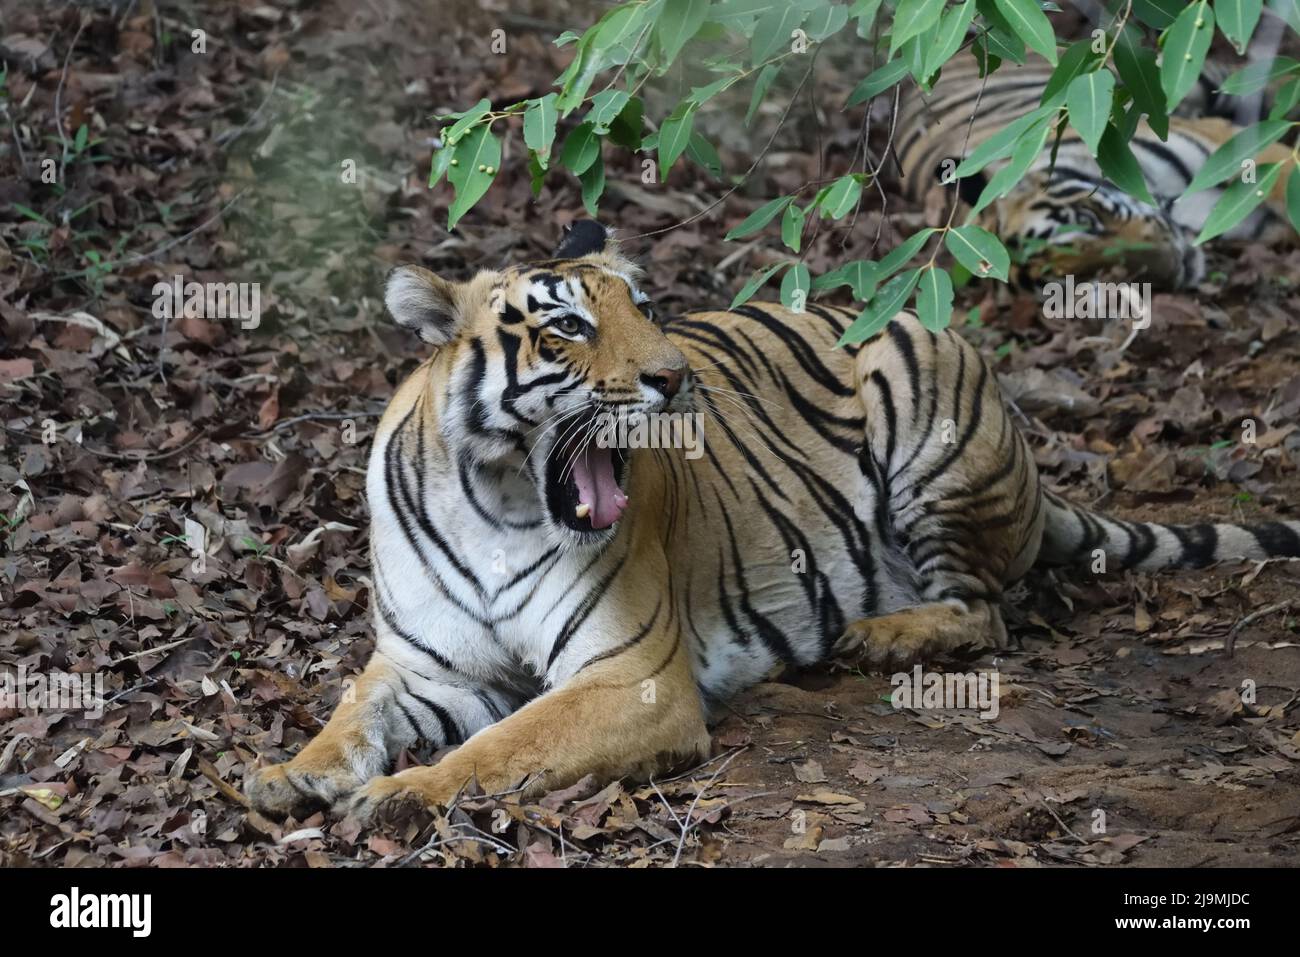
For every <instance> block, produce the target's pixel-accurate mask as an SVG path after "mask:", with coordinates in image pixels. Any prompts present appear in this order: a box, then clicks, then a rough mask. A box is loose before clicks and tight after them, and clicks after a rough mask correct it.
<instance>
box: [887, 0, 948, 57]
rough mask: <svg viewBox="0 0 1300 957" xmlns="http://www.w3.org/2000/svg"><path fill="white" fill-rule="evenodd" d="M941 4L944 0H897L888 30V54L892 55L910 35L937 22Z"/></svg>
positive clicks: (912, 35) (941, 8)
mask: <svg viewBox="0 0 1300 957" xmlns="http://www.w3.org/2000/svg"><path fill="white" fill-rule="evenodd" d="M943 6H944V0H899V2H898V8H897V9H896V10H895V11H894V25H893V27H892V28H891V30H890V38H889V55H890V56H893V55H894V54H895V53H897V52H898V48H899V47H901V46H902V45H903V44H904V43H906V42H907V41H908V40H910V39H912V37H914V36H918V35H919V34H922V33H924V32H925V31H926V30H928V29H930V28H931V27H932V26H934V25H935V24H936V23H938V22H939V15H940V14H941V13H942V12H943Z"/></svg>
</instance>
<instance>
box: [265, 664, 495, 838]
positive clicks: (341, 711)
mask: <svg viewBox="0 0 1300 957" xmlns="http://www.w3.org/2000/svg"><path fill="white" fill-rule="evenodd" d="M428 670H430V669H428V668H424V669H421V670H420V671H416V670H414V669H412V668H409V667H406V666H404V665H403V664H402V663H401V662H400V661H399V660H397V659H394V658H392V657H390V656H388V655H385V654H383V653H382V652H376V654H375V655H374V656H373V657H372V658H371V659H370V662H369V663H368V664H367V665H366V667H365V670H364V671H362V673H361V675H360V677H359V678H358V679H357V681H356V684H355V685H354V686H352V687H350V688H347V689H345V691H344V694H343V698H342V700H341V701H340V703H339V706H338V708H337V709H336V710H335V712H334V714H333V716H332V717H331V718H330V720H329V722H328V723H327V724H326V725H325V727H324V728H323V729H322V730H321V732H320V734H318V735H317V736H316V737H315V738H313V739H312V740H311V741H310V742H309V743H308V744H307V746H306V747H304V748H303V749H302V751H300V752H299V753H298V754H297V755H296V756H295V757H294V758H293V759H292V760H290V761H289V762H288V763H286V764H278V765H273V766H271V767H266V768H261V769H259V770H258V771H256V772H254V773H253V774H252V775H251V776H250V777H248V778H247V780H246V782H245V785H244V790H245V792H246V793H247V795H248V798H249V800H250V801H251V802H252V804H253V807H255V808H257V809H258V810H259V811H261V812H263V813H265V814H268V815H271V816H274V817H283V816H284V815H287V814H292V815H293V816H294V817H296V818H299V819H301V818H303V817H304V816H306V815H307V814H308V813H310V812H312V811H315V810H320V809H328V808H335V809H339V808H341V807H344V806H346V803H347V802H348V800H350V798H351V797H352V795H353V794H354V793H355V792H356V791H357V789H358V788H359V787H361V785H363V784H364V783H365V782H366V781H369V780H370V779H372V778H375V777H378V776H379V775H383V774H387V773H388V771H389V770H390V769H391V768H392V764H393V761H394V759H395V758H396V756H397V753H398V752H399V751H400V750H401V749H402V748H405V747H410V746H412V745H414V744H415V743H416V742H417V741H425V742H428V743H429V744H431V745H433V746H435V747H442V746H445V745H448V744H456V743H459V742H460V741H463V740H464V739H465V738H466V737H467V736H469V735H470V734H472V733H473V732H474V731H476V730H477V729H478V728H481V727H483V726H484V725H487V724H490V723H491V722H492V721H495V720H497V719H499V718H501V717H502V716H504V715H505V714H506V713H508V712H509V711H510V709H511V707H512V706H513V705H512V704H511V703H510V702H509V701H508V700H507V699H506V697H505V696H504V695H503V694H502V693H499V692H495V691H491V692H490V691H488V690H485V689H480V688H476V687H473V686H470V685H467V684H465V683H464V682H461V683H459V684H456V683H451V682H450V681H448V680H446V676H437V675H429V674H427V671H428Z"/></svg>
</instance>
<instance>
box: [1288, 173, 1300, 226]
mask: <svg viewBox="0 0 1300 957" xmlns="http://www.w3.org/2000/svg"><path fill="white" fill-rule="evenodd" d="M1286 214H1287V216H1289V217H1290V219H1291V225H1292V226H1294V227H1295V229H1296V232H1298V233H1300V173H1297V172H1296V171H1295V170H1292V171H1291V175H1290V176H1289V177H1288V178H1287V181H1286Z"/></svg>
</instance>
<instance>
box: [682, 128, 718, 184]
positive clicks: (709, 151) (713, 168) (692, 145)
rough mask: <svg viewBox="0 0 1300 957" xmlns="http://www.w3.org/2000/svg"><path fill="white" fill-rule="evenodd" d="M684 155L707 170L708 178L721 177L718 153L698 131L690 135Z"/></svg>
mask: <svg viewBox="0 0 1300 957" xmlns="http://www.w3.org/2000/svg"><path fill="white" fill-rule="evenodd" d="M686 155H687V156H689V157H690V158H691V159H692V160H693V161H694V162H695V163H698V164H699V165H700V166H703V167H704V168H705V169H706V170H708V171H709V175H710V176H714V177H718V176H721V175H722V157H720V156H718V151H717V150H716V149H714V148H713V144H712V143H710V142H709V141H708V140H706V139H705V138H704V134H703V133H701V132H699V131H698V130H697V131H696V132H694V133H692V134H691V138H690V140H688V141H687V143H686Z"/></svg>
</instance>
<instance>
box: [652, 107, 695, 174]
mask: <svg viewBox="0 0 1300 957" xmlns="http://www.w3.org/2000/svg"><path fill="white" fill-rule="evenodd" d="M694 122H695V104H694V103H691V102H689V101H685V102H682V103H680V104H678V106H677V109H675V110H673V112H672V115H671V116H669V117H668V119H666V120H664V122H663V125H662V126H661V127H660V128H659V182H661V183H663V182H666V181H667V180H668V170H669V169H671V168H672V165H673V163H675V162H677V157H679V156H681V155H682V152H683V151H684V150H685V149H686V144H688V143H689V142H690V141H691V126H692V125H693V124H694Z"/></svg>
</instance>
